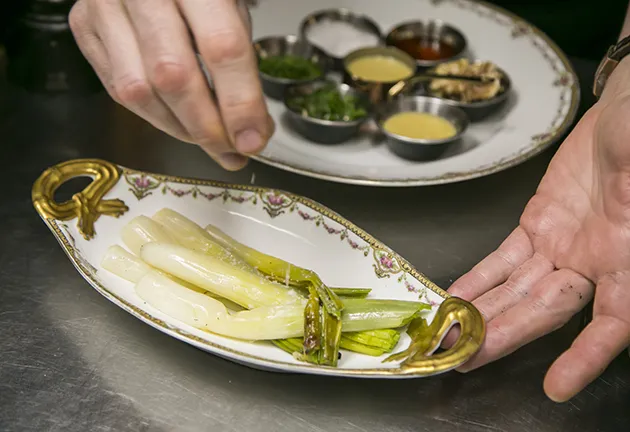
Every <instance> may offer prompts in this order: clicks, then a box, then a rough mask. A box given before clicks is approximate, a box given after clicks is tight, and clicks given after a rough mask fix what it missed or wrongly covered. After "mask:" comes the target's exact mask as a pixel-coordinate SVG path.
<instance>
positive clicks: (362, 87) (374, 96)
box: [343, 46, 416, 105]
mask: <svg viewBox="0 0 630 432" xmlns="http://www.w3.org/2000/svg"><path fill="white" fill-rule="evenodd" d="M377 55H382V56H385V57H392V58H395V59H396V60H399V61H401V62H402V63H404V64H406V65H407V66H409V68H410V69H411V71H412V72H411V74H410V75H409V78H408V79H411V78H412V77H413V76H414V74H415V73H416V63H415V60H414V59H413V57H411V56H410V55H409V54H407V53H405V52H404V51H401V50H399V49H398V48H395V47H387V46H383V47H372V48H362V49H358V50H356V51H353V52H351V53H350V54H348V55H347V56H346V57H345V58H344V59H343V64H344V68H343V80H344V82H345V83H346V84H349V85H351V86H352V87H354V88H355V89H357V90H359V91H362V92H364V93H367V95H368V97H369V99H370V102H371V103H372V104H374V105H377V104H380V103H382V102H384V101H386V100H387V99H389V91H390V89H391V88H392V87H393V86H394V85H396V84H398V83H399V82H400V81H398V80H396V81H389V82H379V81H365V80H363V79H361V78H359V77H357V76H356V75H353V74H352V73H351V72H350V70H349V69H348V66H349V65H350V63H352V62H353V61H354V60H357V59H359V58H361V57H365V56H377ZM403 81H405V80H403Z"/></svg>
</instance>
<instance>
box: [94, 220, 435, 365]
mask: <svg viewBox="0 0 630 432" xmlns="http://www.w3.org/2000/svg"><path fill="white" fill-rule="evenodd" d="M121 237H122V240H123V243H124V245H125V246H126V247H127V248H128V249H129V250H130V251H131V252H129V251H128V250H126V249H124V248H123V247H121V246H120V245H112V246H111V247H110V248H109V249H108V250H107V251H106V253H105V255H104V257H103V260H102V267H103V268H104V269H105V270H107V271H109V272H111V273H113V274H115V275H116V276H119V277H121V278H123V279H125V280H128V281H129V282H131V283H133V284H134V287H135V288H134V289H135V292H136V294H137V295H138V296H139V297H140V298H141V299H142V300H143V301H145V302H146V303H148V304H149V305H151V306H152V307H155V308H156V309H157V310H159V311H161V312H162V313H165V314H167V315H169V316H171V317H172V318H174V319H176V320H179V321H181V322H182V323H185V324H188V325H190V326H192V327H195V328H198V329H201V330H204V331H208V332H211V333H214V334H217V335H221V336H225V337H231V338H236V339H242V340H247V341H269V342H271V343H273V344H274V345H275V346H277V347H278V348H280V349H282V350H284V351H287V352H289V353H290V354H291V355H293V356H294V357H295V358H296V359H298V360H300V361H304V362H308V363H313V364H319V365H325V366H331V367H335V366H337V364H338V359H339V357H340V354H339V353H340V349H341V350H347V351H352V352H356V353H360V354H364V355H369V356H381V355H384V354H387V353H391V352H393V350H394V349H395V347H396V345H397V344H398V342H399V339H400V330H401V329H402V328H403V327H405V326H407V324H409V323H410V322H411V323H416V322H417V320H418V319H419V318H421V317H423V316H424V315H425V311H427V310H430V309H431V307H430V306H429V305H427V304H425V303H422V302H418V301H401V300H391V299H376V298H370V297H369V293H370V290H369V289H366V288H330V287H328V286H326V285H325V284H324V283H323V282H322V280H321V278H320V277H319V276H318V275H317V274H316V273H315V272H313V271H311V270H308V269H304V268H302V267H299V266H295V265H293V264H290V263H288V262H286V261H283V260H281V259H280V258H277V257H274V256H271V255H267V254H265V253H263V252H260V251H258V250H256V249H253V248H250V247H248V246H246V245H244V244H242V243H239V242H238V241H236V240H235V239H233V238H232V237H230V236H229V235H227V234H226V233H224V232H223V231H221V230H219V229H218V228H217V227H215V226H212V225H209V226H208V227H206V229H203V228H201V226H199V225H198V224H196V223H195V222H193V221H191V220H190V219H188V218H186V217H184V216H183V215H181V214H179V213H177V212H175V211H173V210H170V209H162V210H160V211H159V212H157V213H156V214H155V215H154V216H153V217H152V218H148V217H146V216H140V217H136V218H134V219H132V220H131V221H130V222H128V224H127V225H126V226H125V227H124V228H123V230H122V233H121ZM134 253H135V254H134ZM326 302H330V304H331V305H332V308H333V309H332V311H331V310H328V309H327V307H326ZM334 308H336V312H337V313H338V314H334V313H333V311H335V309H334ZM401 355H404V354H401Z"/></svg>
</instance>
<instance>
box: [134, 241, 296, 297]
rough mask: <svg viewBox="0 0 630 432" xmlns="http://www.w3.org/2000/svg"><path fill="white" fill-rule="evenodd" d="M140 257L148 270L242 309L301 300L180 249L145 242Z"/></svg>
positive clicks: (243, 272)
mask: <svg viewBox="0 0 630 432" xmlns="http://www.w3.org/2000/svg"><path fill="white" fill-rule="evenodd" d="M140 257H141V258H142V260H143V261H145V262H146V263H147V264H149V265H150V266H152V267H155V268H157V269H160V270H162V271H164V272H166V273H169V274H171V275H173V276H175V277H177V278H179V279H182V280H184V281H186V282H188V283H191V284H193V285H195V286H198V287H200V288H203V289H205V290H207V291H210V292H211V293H212V294H215V295H217V296H220V297H223V298H226V299H228V300H230V301H233V302H234V303H236V304H238V305H241V306H243V307H244V308H246V309H253V308H256V307H260V306H272V305H282V304H289V303H294V302H295V301H296V300H300V299H302V297H301V296H299V295H298V294H297V293H296V292H295V291H294V290H291V289H287V288H285V287H282V286H279V285H278V284H276V283H274V282H271V281H269V280H268V279H265V278H264V277H262V276H259V275H256V274H254V273H250V272H248V271H246V270H243V269H241V268H239V267H234V266H232V265H231V264H230V263H226V262H224V261H223V260H221V259H218V258H216V257H214V256H212V255H208V254H205V253H202V252H196V251H193V250H191V249H188V248H186V247H183V246H179V245H174V244H163V243H147V244H145V245H144V246H143V247H142V250H141V252H140Z"/></svg>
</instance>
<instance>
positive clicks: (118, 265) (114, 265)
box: [101, 245, 151, 283]
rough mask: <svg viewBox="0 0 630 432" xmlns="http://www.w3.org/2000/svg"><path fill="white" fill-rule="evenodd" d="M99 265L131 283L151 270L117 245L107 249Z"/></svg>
mask: <svg viewBox="0 0 630 432" xmlns="http://www.w3.org/2000/svg"><path fill="white" fill-rule="evenodd" d="M101 265H102V266H103V268H104V269H105V270H107V271H109V272H112V273H114V274H115V275H116V276H119V277H121V278H123V279H125V280H128V281H129V282H133V283H136V282H138V281H139V280H140V279H142V277H143V276H144V275H145V274H147V273H148V272H149V270H151V267H150V266H149V265H148V264H146V263H144V262H143V261H142V260H140V258H138V257H136V256H134V255H133V254H131V253H129V252H127V251H126V250H125V249H123V248H122V247H120V246H118V245H114V246H110V247H109V248H107V252H106V253H105V256H104V257H103V261H102V262H101Z"/></svg>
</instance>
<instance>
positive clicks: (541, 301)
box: [527, 295, 548, 314]
mask: <svg viewBox="0 0 630 432" xmlns="http://www.w3.org/2000/svg"><path fill="white" fill-rule="evenodd" d="M547 308H548V300H547V299H545V297H543V296H541V295H536V296H534V297H533V298H532V299H531V301H530V302H529V303H528V304H527V309H528V310H529V311H531V312H532V314H539V313H540V312H541V311H544V310H546V309H547Z"/></svg>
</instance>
